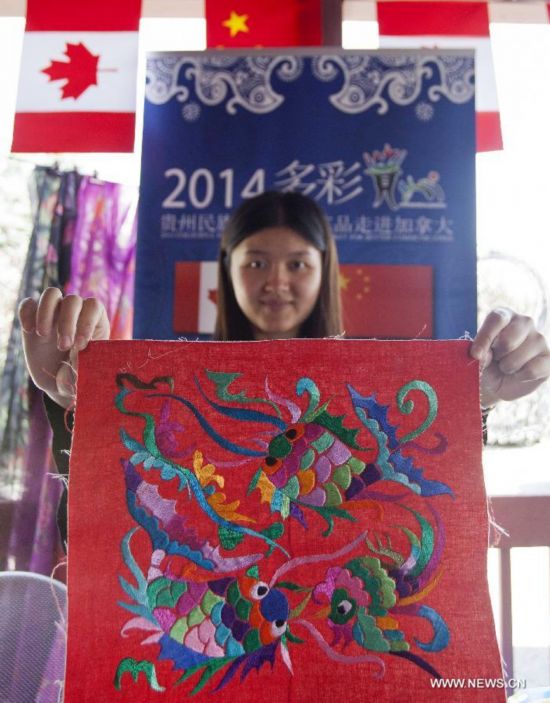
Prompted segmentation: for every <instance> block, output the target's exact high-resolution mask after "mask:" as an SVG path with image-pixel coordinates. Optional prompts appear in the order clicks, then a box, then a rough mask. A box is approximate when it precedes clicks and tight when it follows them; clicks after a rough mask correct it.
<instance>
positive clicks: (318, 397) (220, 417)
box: [65, 340, 504, 703]
mask: <svg viewBox="0 0 550 703" xmlns="http://www.w3.org/2000/svg"><path fill="white" fill-rule="evenodd" d="M478 374H479V369H478V366H477V364H476V363H474V362H472V360H471V359H470V357H469V356H468V343H467V342H424V341H415V342H372V341H353V340H346V341H341V340H290V341H277V342H237V343H221V342H219V343H215V342H190V343H182V342H148V341H136V342H97V343H93V344H92V345H91V346H90V348H89V349H88V350H86V351H85V352H84V353H82V354H81V357H80V362H79V378H78V400H77V410H76V422H75V434H74V439H73V448H72V453H71V477H70V488H69V636H68V661H67V679H66V693H65V701H66V702H67V703H86V702H88V701H89V702H90V703H98V702H103V701H105V702H107V701H108V702H109V703H111V702H113V701H121V702H127V703H130V702H131V703H141V702H143V703H146V702H147V703H148V702H150V701H155V700H159V701H167V702H168V701H170V702H174V703H175V702H176V701H181V700H187V699H188V698H189V699H190V700H196V701H215V700H220V701H224V702H226V701H255V700H269V701H270V703H277V702H279V701H281V702H283V701H284V702H285V703H287V702H288V701H292V702H295V701H296V702H298V701H303V702H308V703H309V702H310V701H311V700H314V699H318V700H320V701H329V700H338V699H340V698H341V697H342V695H345V698H346V701H349V703H353V702H357V703H364V702H365V701H391V702H392V703H395V702H400V701H411V702H412V701H433V702H434V703H436V702H437V703H441V701H450V702H452V703H460V702H462V701H476V703H479V702H485V701H491V702H492V701H503V700H504V692H503V691H502V690H494V689H487V688H481V687H480V686H483V682H482V683H481V684H477V685H476V684H472V685H471V686H469V685H468V683H465V684H464V687H457V686H456V685H455V686H454V687H452V688H444V687H440V686H441V682H443V683H444V682H445V679H450V678H452V679H460V678H463V679H465V680H466V682H467V680H468V679H472V680H473V679H476V680H483V679H495V678H500V677H501V676H502V673H501V668H500V657H499V653H498V650H497V645H496V639H495V632H494V625H493V619H492V614H491V607H490V603H489V596H488V590H487V582H486V554H487V530H488V525H487V509H486V496H485V490H484V486H483V479H482V472H481V461H480V459H481V420H480V411H479V388H478Z"/></svg>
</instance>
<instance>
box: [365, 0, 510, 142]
mask: <svg viewBox="0 0 550 703" xmlns="http://www.w3.org/2000/svg"><path fill="white" fill-rule="evenodd" d="M487 5H488V3H487V2H485V1H483V2H463V1H459V2H437V1H436V2H433V1H432V2H422V1H421V2H414V1H412V2H377V15H378V30H379V33H380V47H381V48H385V49H393V48H396V49H403V48H408V49H423V48H425V49H432V48H434V47H437V48H440V49H475V52H476V57H475V60H476V134H477V137H476V139H477V151H495V150H499V149H502V135H501V130H500V115H499V111H498V101H497V91H496V84H495V73H494V68H493V57H492V53H491V40H490V36H489V10H488V8H487Z"/></svg>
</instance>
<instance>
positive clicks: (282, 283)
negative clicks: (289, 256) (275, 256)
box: [265, 263, 290, 291]
mask: <svg viewBox="0 0 550 703" xmlns="http://www.w3.org/2000/svg"><path fill="white" fill-rule="evenodd" d="M289 285H290V280H289V276H288V270H287V268H286V266H285V265H284V263H281V264H277V263H274V264H272V265H271V266H270V267H269V269H268V272H267V278H266V281H265V287H266V289H267V290H275V291H276V290H285V289H287V288H288V287H289Z"/></svg>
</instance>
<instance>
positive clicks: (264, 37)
mask: <svg viewBox="0 0 550 703" xmlns="http://www.w3.org/2000/svg"><path fill="white" fill-rule="evenodd" d="M205 14H206V43H207V45H208V47H210V48H222V47H224V48H231V47H265V46H269V47H274V46H319V45H320V44H321V43H322V13H321V0H286V1H285V2H281V0H262V2H258V1H257V0H206V3H205Z"/></svg>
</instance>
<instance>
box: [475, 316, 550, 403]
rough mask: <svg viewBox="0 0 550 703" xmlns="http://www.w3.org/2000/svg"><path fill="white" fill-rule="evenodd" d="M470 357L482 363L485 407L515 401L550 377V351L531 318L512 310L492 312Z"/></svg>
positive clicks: (482, 393)
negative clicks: (503, 401)
mask: <svg viewBox="0 0 550 703" xmlns="http://www.w3.org/2000/svg"><path fill="white" fill-rule="evenodd" d="M470 355H471V356H472V357H473V358H474V359H478V360H479V361H480V364H481V369H482V373H481V406H482V407H483V408H488V407H490V406H492V405H494V404H495V403H497V402H498V401H499V400H515V399H516V398H521V397H522V396H524V395H527V394H528V393H531V392H532V391H534V390H535V388H538V386H540V385H541V383H544V381H546V379H547V378H548V377H549V376H550V349H549V348H548V343H547V341H546V339H545V337H544V336H543V335H542V334H541V333H540V332H538V331H537V330H536V328H535V323H534V322H533V320H532V319H531V318H530V317H526V316H525V315H518V314H516V313H515V312H513V311H512V310H509V309H508V308H495V309H494V310H492V311H491V312H490V313H489V314H488V315H487V317H486V318H485V320H484V321H483V324H482V325H481V327H480V328H479V331H478V333H477V335H476V338H475V339H474V341H473V342H472V346H471V348H470Z"/></svg>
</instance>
